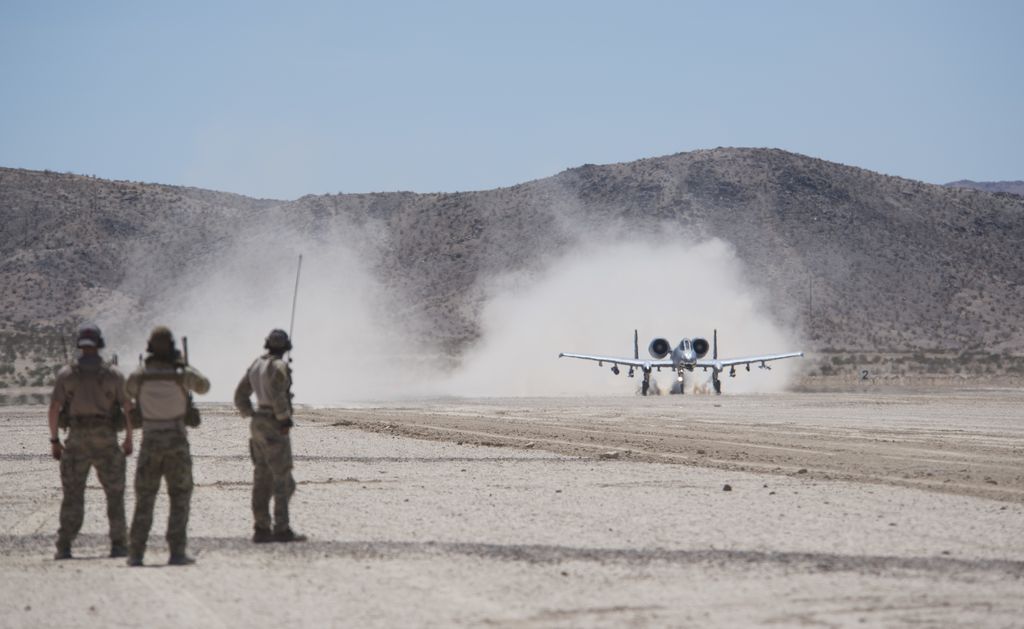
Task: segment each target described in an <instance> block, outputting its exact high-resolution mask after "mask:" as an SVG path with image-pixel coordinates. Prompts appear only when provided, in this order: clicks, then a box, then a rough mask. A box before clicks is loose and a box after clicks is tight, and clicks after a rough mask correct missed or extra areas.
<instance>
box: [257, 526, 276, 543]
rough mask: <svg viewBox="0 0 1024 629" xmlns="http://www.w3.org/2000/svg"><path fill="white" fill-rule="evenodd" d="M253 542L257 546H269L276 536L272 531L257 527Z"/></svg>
mask: <svg viewBox="0 0 1024 629" xmlns="http://www.w3.org/2000/svg"><path fill="white" fill-rule="evenodd" d="M252 541H253V543H255V544H267V543H270V542H272V541H274V534H273V533H271V532H270V529H265V528H263V527H261V526H257V527H256V528H255V530H254V531H253V533H252Z"/></svg>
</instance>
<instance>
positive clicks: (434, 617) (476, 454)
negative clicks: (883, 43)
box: [0, 390, 1024, 627]
mask: <svg viewBox="0 0 1024 629" xmlns="http://www.w3.org/2000/svg"><path fill="white" fill-rule="evenodd" d="M1022 409H1024V392H1021V391H1013V390H1001V391H995V390H993V391H963V392H956V391H952V392H941V393H916V394H892V393H890V394H884V395H871V394H786V395H764V396H760V395H758V396H755V395H750V396H728V395H726V396H722V397H719V398H715V397H688V398H682V399H680V398H676V397H662V398H648V399H640V398H593V399H589V398H588V399H489V400H484V399H446V400H427V401H424V400H419V401H408V402H402V403H387V404H383V403H381V404H376V403H368V404H358V405H348V406H346V407H345V408H330V409H303V410H302V412H301V413H299V415H298V418H297V419H298V423H299V426H298V427H297V428H296V430H295V433H294V436H293V441H294V450H295V455H296V456H295V458H296V464H295V465H296V469H295V475H296V478H297V480H298V483H299V490H298V493H297V494H296V497H295V501H294V503H293V504H294V506H293V514H294V516H293V517H294V522H295V526H296V528H297V529H299V530H300V531H301V532H304V533H307V534H309V535H310V538H311V539H310V541H309V542H308V543H305V544H296V545H270V546H258V547H257V546H254V545H252V544H251V543H250V542H249V536H250V535H251V526H252V524H251V514H250V512H249V491H250V485H249V481H250V479H251V466H250V463H249V460H248V452H247V441H246V440H247V427H246V422H245V421H244V420H242V419H240V418H237V417H235V416H233V414H232V413H231V412H230V409H228V408H226V407H223V406H208V407H206V410H205V416H204V423H203V426H201V427H200V428H199V429H198V430H194V431H192V432H191V435H190V439H191V442H192V452H193V457H194V467H195V477H196V489H195V493H194V495H193V502H192V518H191V521H190V527H189V532H190V548H191V550H192V552H193V553H194V554H195V555H196V556H197V558H198V563H197V565H195V566H192V567H188V568H173V567H167V566H165V565H163V564H164V562H165V561H166V545H165V544H164V543H163V541H162V539H161V538H162V536H163V523H164V521H165V519H166V497H165V496H161V498H160V500H159V501H158V507H157V508H158V513H157V516H156V519H155V522H156V524H155V526H154V531H153V534H152V536H151V540H152V542H151V543H152V546H151V549H150V551H149V553H148V554H147V567H146V568H143V569H132V568H128V567H127V566H125V565H124V563H123V562H122V561H118V560H112V559H106V558H105V554H106V550H107V540H106V537H105V532H106V523H105V516H104V508H103V493H102V491H100V489H99V487H98V484H97V483H96V481H95V477H94V476H93V477H92V478H91V479H90V485H89V490H88V491H87V497H86V500H87V513H86V522H85V526H84V527H83V531H82V535H81V536H80V538H79V540H78V542H77V543H76V545H75V549H74V552H75V556H76V559H74V560H71V561H66V562H55V561H53V560H52V559H51V555H52V552H53V546H52V544H53V537H54V535H53V533H54V531H55V530H56V527H57V512H58V508H59V500H60V488H59V477H58V473H57V468H56V463H55V462H54V461H52V460H51V459H49V457H48V444H47V443H46V438H47V435H46V428H45V417H44V413H43V409H42V408H40V407H8V408H3V409H0V425H2V426H3V427H4V429H5V430H4V432H5V434H6V435H7V439H5V440H4V441H3V442H2V443H0V479H2V487H3V493H2V495H0V527H2V528H0V531H2V534H0V612H2V613H0V627H108V626H142V625H146V626H148V627H171V626H182V625H199V624H201V625H210V626H223V627H250V626H281V625H291V626H310V627H312V626H396V625H397V626H489V627H491V626H510V627H534V626H541V627H550V626H609V627H611V626H615V627H618V626H624V625H625V626H693V627H705V626H723V627H734V626H787V627H788V626H853V625H856V626H914V627H921V626H925V627H930V626H935V627H946V626H972V627H976V626H993V627H996V626H999V627H1005V626H1022V625H1024V621H1022V620H1021V619H1022V618H1024V410H1022ZM133 471H134V457H132V461H131V462H130V463H129V474H132V473H133ZM127 502H128V510H129V518H130V515H131V510H132V508H133V503H134V501H133V499H132V497H131V496H130V495H129V497H128V501H127Z"/></svg>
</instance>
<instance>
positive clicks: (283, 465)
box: [249, 412, 295, 532]
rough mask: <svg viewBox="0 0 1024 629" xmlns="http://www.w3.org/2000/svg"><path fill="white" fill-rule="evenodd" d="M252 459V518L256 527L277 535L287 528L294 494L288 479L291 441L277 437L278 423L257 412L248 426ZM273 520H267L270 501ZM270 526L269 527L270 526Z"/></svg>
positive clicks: (284, 436)
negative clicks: (272, 504)
mask: <svg viewBox="0 0 1024 629" xmlns="http://www.w3.org/2000/svg"><path fill="white" fill-rule="evenodd" d="M249 434H250V436H251V439H250V440H249V455H250V456H251V457H252V464H253V474H252V515H253V517H254V519H255V520H256V527H257V528H261V529H272V530H273V531H274V532H281V531H285V530H287V529H288V501H289V500H290V499H291V497H292V494H294V493H295V480H294V479H293V478H292V440H291V437H289V436H287V435H282V434H281V424H280V422H278V421H277V420H276V419H274V417H273V416H272V415H270V414H269V413H263V412H257V413H256V414H255V415H253V417H252V421H251V422H250V423H249ZM271 496H273V498H274V520H273V523H271V520H270V498H271ZM271 524H273V526H271Z"/></svg>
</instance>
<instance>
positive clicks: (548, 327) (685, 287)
mask: <svg viewBox="0 0 1024 629" xmlns="http://www.w3.org/2000/svg"><path fill="white" fill-rule="evenodd" d="M490 293H491V298H490V299H489V300H488V301H487V303H486V305H485V307H484V309H483V315H482V327H483V334H482V340H481V341H480V343H478V344H477V345H476V346H475V347H473V348H471V349H470V350H469V351H468V352H467V353H466V356H465V360H464V361H463V364H462V366H461V368H460V369H459V370H458V372H457V373H455V374H454V375H453V376H452V377H451V378H450V379H449V380H448V381H447V382H445V383H444V387H443V388H444V390H446V391H447V392H448V393H452V394H463V395H485V396H491V395H494V396H529V395H588V394H589V395H633V394H635V393H636V392H637V390H638V389H639V386H640V377H639V374H638V377H636V378H634V379H628V378H627V377H626V371H627V370H626V369H625V368H623V369H622V373H621V375H619V376H615V375H613V374H612V373H611V371H610V365H608V364H607V363H606V364H605V366H604V367H598V366H597V363H593V362H588V361H581V360H576V359H570V358H558V354H559V352H574V353H584V354H601V355H610V356H625V357H632V355H633V330H634V329H637V330H639V334H640V356H641V358H646V357H649V356H650V354H649V353H648V352H647V345H648V343H650V341H651V339H652V338H655V337H659V336H661V337H665V338H667V339H668V340H669V341H670V342H671V343H672V344H673V345H676V344H678V343H679V341H680V339H682V338H684V337H695V336H701V337H704V338H707V339H708V340H709V341H710V340H711V337H712V333H713V330H714V329H715V328H717V329H718V341H719V356H720V357H736V356H749V355H751V354H757V353H767V352H773V353H775V352H783V351H797V350H798V349H799V347H798V346H797V344H796V343H795V341H794V335H793V334H791V333H788V332H786V331H785V330H784V328H782V327H781V326H779V325H777V324H775V323H773V322H772V321H771V320H770V318H769V315H768V314H767V311H766V309H765V308H764V307H763V305H764V303H765V301H764V300H765V299H766V298H767V297H768V296H766V295H760V294H759V293H758V291H757V290H755V289H754V288H752V287H751V286H750V285H749V284H748V283H747V282H746V280H745V278H744V274H743V269H742V266H741V264H740V263H739V261H738V260H737V258H736V256H735V254H734V252H733V250H732V248H731V247H730V246H729V245H728V244H726V243H725V242H723V241H721V240H714V239H713V240H708V241H704V242H701V243H689V242H687V241H685V240H683V239H680V238H669V237H662V238H656V239H655V240H654V241H653V242H652V241H647V240H644V241H639V240H634V241H628V240H627V241H622V240H608V241H604V242H594V243H590V244H586V245H582V246H580V247H579V248H577V249H575V250H573V251H571V252H570V253H569V254H567V255H566V256H564V257H563V258H562V259H560V260H559V261H557V262H556V263H555V264H553V265H552V266H551V267H550V268H549V269H548V270H547V272H546V273H544V274H543V275H542V276H541V277H534V278H530V277H523V276H517V275H514V274H513V275H508V276H505V277H502V278H497V279H495V280H494V284H493V286H492V288H491V291H490ZM797 360H798V359H797ZM788 362H789V363H790V364H787V361H782V362H781V363H777V366H776V367H775V368H773V369H772V371H765V370H759V369H752V370H751V372H750V373H747V372H745V371H743V370H740V371H739V372H738V373H737V377H736V378H734V379H733V378H729V377H726V378H724V380H723V388H724V390H725V391H726V392H728V393H750V392H768V391H777V390H782V389H784V388H785V387H786V385H787V384H788V382H789V381H790V378H791V376H792V374H793V373H795V371H796V368H797V365H794V364H792V363H793V362H795V361H788ZM652 376H653V378H652V379H656V380H657V381H658V382H659V385H660V387H659V388H660V390H661V391H662V392H667V391H668V390H669V389H670V388H671V386H672V381H673V376H672V374H671V373H669V372H667V371H666V372H662V373H660V374H659V373H658V372H655V373H654V374H652ZM709 379H710V373H703V372H700V371H696V372H694V374H693V378H689V377H688V378H687V382H686V387H687V393H690V392H692V391H693V389H694V388H695V387H696V388H701V387H702V386H703V385H706V384H707V382H708V381H709Z"/></svg>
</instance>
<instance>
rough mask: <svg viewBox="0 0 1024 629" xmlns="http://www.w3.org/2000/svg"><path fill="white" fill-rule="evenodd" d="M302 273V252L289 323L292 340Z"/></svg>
mask: <svg viewBox="0 0 1024 629" xmlns="http://www.w3.org/2000/svg"><path fill="white" fill-rule="evenodd" d="M300 273H302V254H301V253H300V254H299V266H298V268H297V269H295V292H294V293H292V320H291V322H290V323H289V324H288V339H289V340H291V338H292V334H293V331H294V330H295V304H296V302H298V300H299V274H300ZM293 342H294V341H293Z"/></svg>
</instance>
